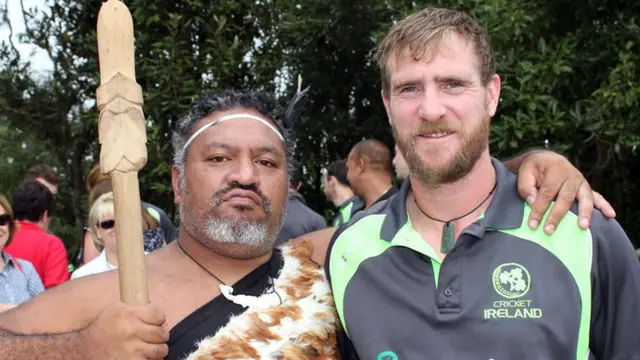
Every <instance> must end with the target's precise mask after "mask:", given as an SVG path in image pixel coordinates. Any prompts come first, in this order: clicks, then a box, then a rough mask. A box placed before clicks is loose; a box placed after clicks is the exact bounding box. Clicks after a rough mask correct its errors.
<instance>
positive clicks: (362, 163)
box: [356, 158, 367, 173]
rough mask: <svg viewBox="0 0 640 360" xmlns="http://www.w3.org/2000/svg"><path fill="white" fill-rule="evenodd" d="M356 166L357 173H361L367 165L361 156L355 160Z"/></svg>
mask: <svg viewBox="0 0 640 360" xmlns="http://www.w3.org/2000/svg"><path fill="white" fill-rule="evenodd" d="M356 166H357V167H358V173H362V172H363V171H364V168H365V167H366V166H367V163H366V162H365V161H364V159H363V158H359V159H358V160H356Z"/></svg>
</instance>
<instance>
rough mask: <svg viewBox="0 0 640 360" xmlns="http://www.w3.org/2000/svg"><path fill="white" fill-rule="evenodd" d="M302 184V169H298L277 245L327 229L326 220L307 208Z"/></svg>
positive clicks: (290, 183) (290, 187)
mask: <svg viewBox="0 0 640 360" xmlns="http://www.w3.org/2000/svg"><path fill="white" fill-rule="evenodd" d="M302 184H303V181H302V168H301V167H297V168H296V170H295V171H294V173H293V175H292V176H291V179H290V182H289V200H288V203H287V209H286V210H287V215H286V217H285V218H284V224H282V229H280V233H278V237H277V238H276V245H280V244H282V243H284V242H285V241H288V240H291V239H295V238H297V237H300V236H302V235H304V234H308V233H310V232H314V231H317V230H322V229H325V228H326V227H327V223H326V222H325V220H324V218H323V217H322V216H320V214H318V213H317V212H315V211H313V209H311V208H310V207H309V206H307V203H306V202H305V200H304V197H303V196H302V194H300V193H299V191H300V189H301V188H302Z"/></svg>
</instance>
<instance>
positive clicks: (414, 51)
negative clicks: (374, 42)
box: [376, 8, 496, 93]
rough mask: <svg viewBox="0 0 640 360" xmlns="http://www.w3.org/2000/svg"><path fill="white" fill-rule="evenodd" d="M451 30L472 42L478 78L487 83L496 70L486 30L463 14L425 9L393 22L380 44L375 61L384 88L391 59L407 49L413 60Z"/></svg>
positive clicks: (398, 56)
mask: <svg viewBox="0 0 640 360" xmlns="http://www.w3.org/2000/svg"><path fill="white" fill-rule="evenodd" d="M452 33H453V34H458V35H460V36H462V37H463V38H465V39H466V40H468V41H471V44H472V45H473V47H474V49H475V52H476V55H477V56H478V59H479V62H480V63H479V64H478V65H479V70H480V78H481V80H482V83H483V85H486V84H487V83H488V82H489V80H491V77H492V76H493V75H494V74H495V73H496V69H495V63H494V60H493V54H492V52H491V43H490V41H489V36H488V34H487V31H486V30H485V29H484V28H483V27H482V26H480V24H478V23H477V22H476V21H475V20H473V19H472V18H471V17H470V16H469V15H467V14H465V13H462V12H459V11H455V10H450V9H438V8H426V9H424V10H422V11H420V12H418V13H415V14H411V15H409V16H407V17H406V18H404V19H403V20H401V21H400V22H398V23H397V24H395V25H394V26H393V27H392V28H391V30H389V33H388V34H387V36H386V37H385V39H384V40H383V41H382V42H381V43H380V46H379V47H378V51H377V53H376V61H377V63H378V66H379V68H380V75H381V77H382V86H383V89H384V91H386V92H387V93H388V92H389V91H390V90H391V89H390V86H391V84H390V80H391V79H390V77H391V74H390V70H389V66H390V64H391V62H392V60H394V61H397V60H398V59H399V58H400V56H401V55H402V53H403V52H404V51H405V50H406V49H408V50H409V53H410V55H411V57H412V58H413V59H415V60H419V59H422V58H423V57H425V56H429V55H431V54H432V53H433V51H434V50H437V49H438V47H439V45H440V44H441V42H442V41H443V40H444V39H446V37H447V36H449V35H451V34H452Z"/></svg>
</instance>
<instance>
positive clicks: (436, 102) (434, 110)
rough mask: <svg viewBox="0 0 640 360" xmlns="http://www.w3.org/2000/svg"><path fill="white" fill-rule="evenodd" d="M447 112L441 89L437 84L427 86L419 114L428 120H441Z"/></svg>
mask: <svg viewBox="0 0 640 360" xmlns="http://www.w3.org/2000/svg"><path fill="white" fill-rule="evenodd" d="M445 112H446V109H445V106H444V103H443V101H442V97H441V94H440V91H438V89H436V88H435V86H429V87H427V88H426V90H425V91H424V96H423V97H422V99H421V102H420V110H419V112H418V115H419V116H420V117H421V118H422V119H424V120H426V121H430V122H435V121H438V120H440V119H441V118H442V117H443V116H444V114H445Z"/></svg>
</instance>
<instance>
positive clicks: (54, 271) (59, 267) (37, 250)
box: [5, 181, 69, 289]
mask: <svg viewBox="0 0 640 360" xmlns="http://www.w3.org/2000/svg"><path fill="white" fill-rule="evenodd" d="M11 200H12V206H13V212H14V217H15V219H16V220H17V221H18V225H19V226H18V230H17V231H16V233H15V235H14V238H13V240H12V241H11V244H10V245H9V246H7V247H5V251H6V252H7V253H9V254H11V255H13V256H14V257H17V258H19V259H24V260H27V261H29V262H31V263H32V264H33V266H34V267H35V268H36V271H37V272H38V275H39V276H40V279H41V280H42V283H43V284H44V287H45V289H49V288H51V287H53V286H56V285H58V284H61V283H63V282H65V281H67V280H69V262H68V260H67V250H66V249H65V247H64V244H63V243H62V240H60V238H58V237H57V236H55V235H52V234H49V233H48V232H47V231H46V230H47V227H48V226H49V222H50V221H51V216H52V214H53V213H54V211H55V207H56V203H55V200H54V198H53V194H52V193H51V191H49V189H48V188H47V187H45V186H44V185H42V184H41V183H39V182H37V181H31V182H26V183H23V184H22V185H21V186H20V187H19V188H18V189H16V190H15V191H14V192H13V196H12V199H11Z"/></svg>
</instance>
